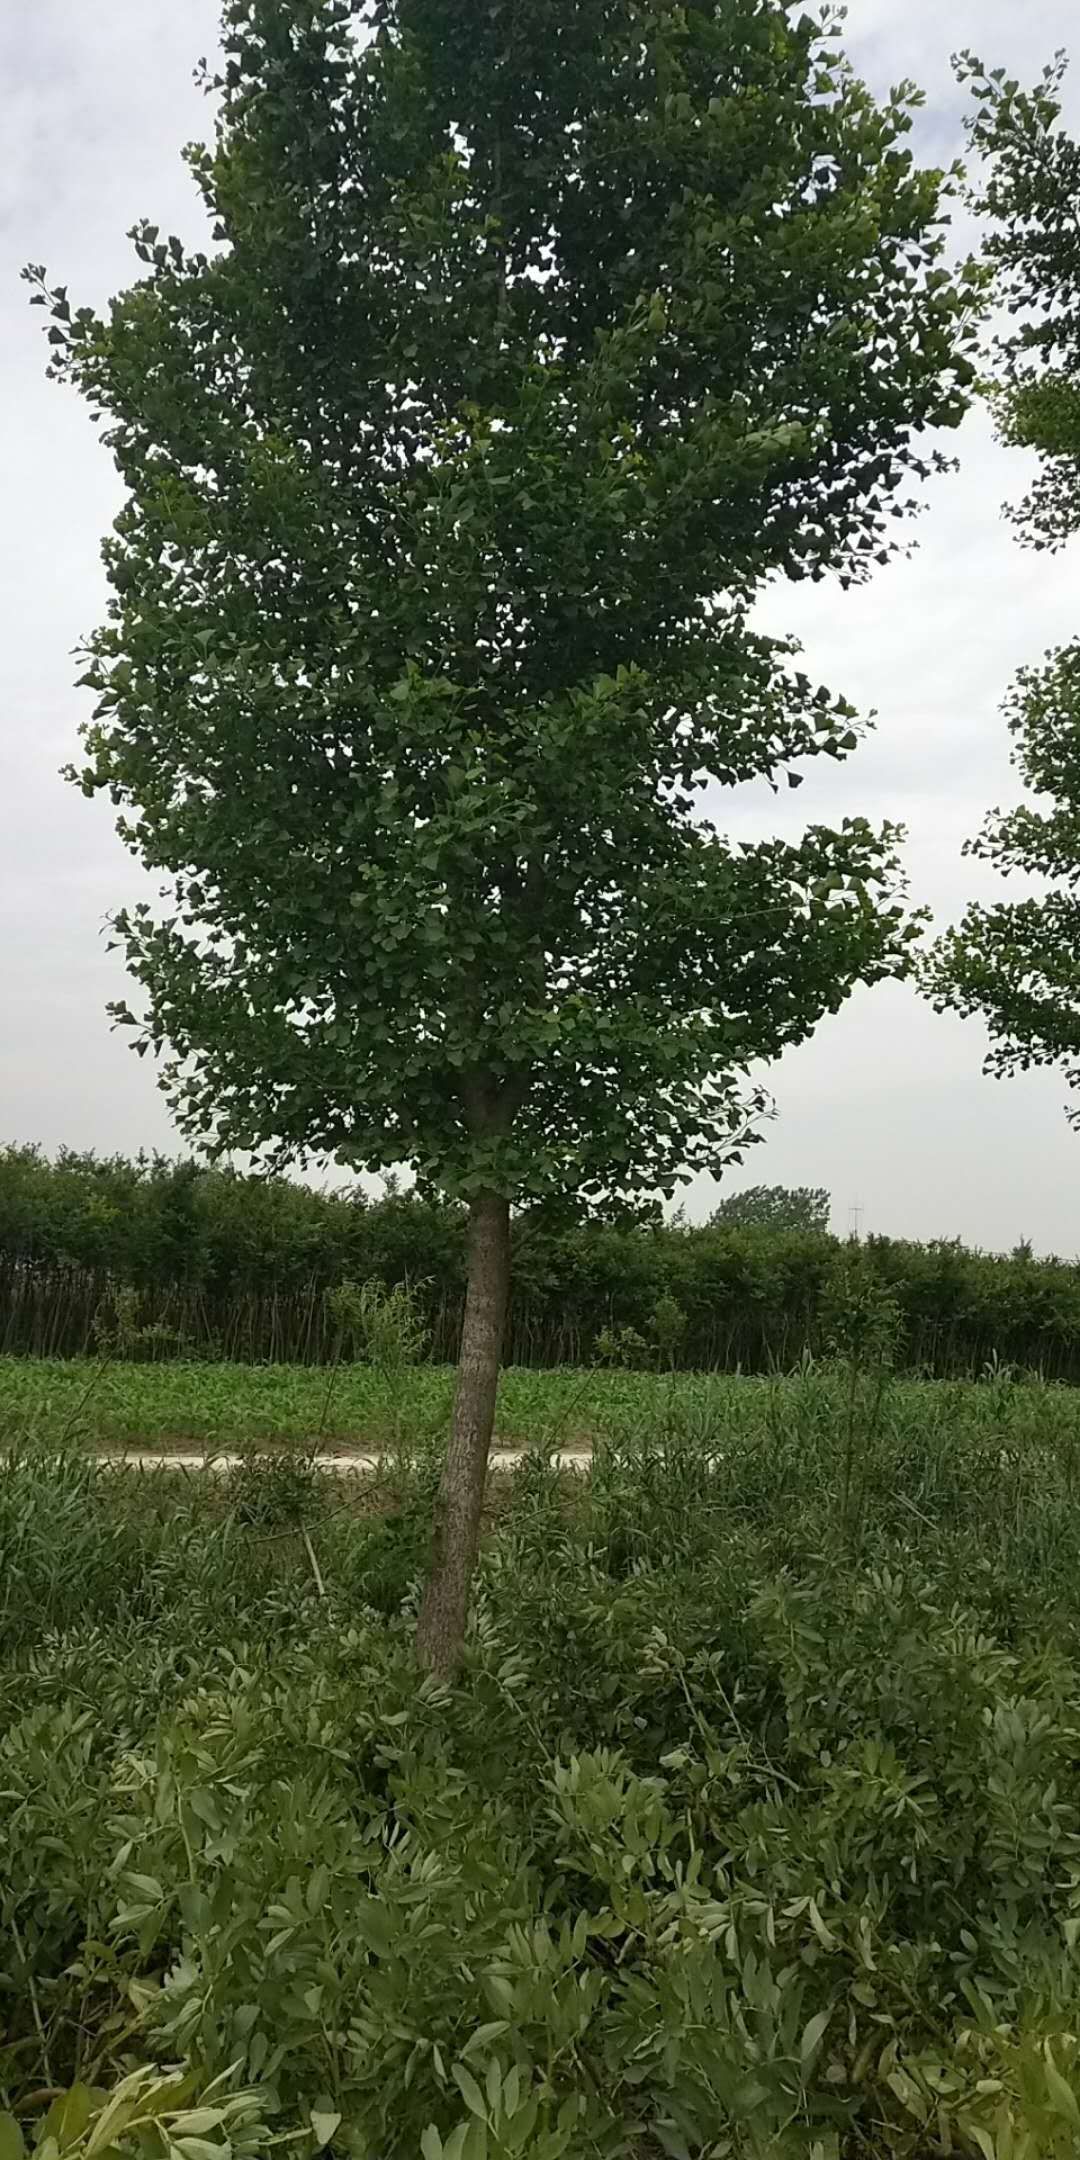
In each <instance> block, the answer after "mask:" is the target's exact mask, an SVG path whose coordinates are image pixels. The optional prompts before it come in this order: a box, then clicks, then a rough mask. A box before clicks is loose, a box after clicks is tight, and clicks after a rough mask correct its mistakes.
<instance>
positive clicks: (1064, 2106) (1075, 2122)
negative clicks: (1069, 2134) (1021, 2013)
mask: <svg viewBox="0 0 1080 2160" xmlns="http://www.w3.org/2000/svg"><path fill="white" fill-rule="evenodd" d="M1044 2060H1045V2074H1046V2089H1047V2092H1048V2094H1049V2098H1050V2106H1051V2107H1052V2108H1053V2110H1054V2113H1055V2114H1056V2115H1060V2116H1061V2118H1062V2121H1063V2122H1067V2123H1068V2124H1069V2125H1070V2127H1071V2128H1072V2129H1073V2130H1080V2105H1078V2104H1077V2099H1076V2094H1075V2093H1074V2091H1073V2089H1072V2086H1071V2085H1070V2084H1068V2083H1067V2081H1066V2079H1065V2078H1063V2077H1062V2074H1061V2072H1060V2070H1059V2069H1058V2066H1057V2064H1056V2062H1055V2061H1054V2058H1053V2056H1052V2054H1051V2052H1050V2047H1049V2043H1047V2046H1046V2048H1045V2050H1044Z"/></svg>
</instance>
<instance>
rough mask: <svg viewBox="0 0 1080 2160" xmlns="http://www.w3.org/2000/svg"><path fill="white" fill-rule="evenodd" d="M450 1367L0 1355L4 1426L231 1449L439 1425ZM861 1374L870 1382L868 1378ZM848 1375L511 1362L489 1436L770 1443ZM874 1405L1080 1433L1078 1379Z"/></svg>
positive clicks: (45, 1438) (99, 1440)
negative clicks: (333, 1367) (542, 1366)
mask: <svg viewBox="0 0 1080 2160" xmlns="http://www.w3.org/2000/svg"><path fill="white" fill-rule="evenodd" d="M453 1383H454V1376H453V1372H452V1370H451V1368H449V1367H448V1366H434V1365H413V1366H409V1367H406V1368H404V1369H403V1370H400V1371H394V1370H392V1369H391V1370H390V1371H387V1370H386V1369H385V1368H379V1367H377V1366H373V1365H366V1364H365V1365H352V1364H349V1365H342V1366H340V1367H339V1368H338V1369H337V1371H336V1372H327V1371H320V1370H316V1369H313V1368H311V1367H304V1366H289V1365H266V1366H252V1365H207V1364H202V1363H198V1362H196V1363H184V1362H179V1363H170V1364H162V1365H144V1364H138V1363H136V1364H126V1363H123V1362H116V1363H111V1362H108V1361H107V1360H102V1361H93V1360H80V1359H60V1360H57V1361H56V1362H54V1363H49V1362H47V1361H45V1360H42V1361H34V1360H30V1359H26V1358H7V1359H0V1438H2V1437H3V1435H4V1434H5V1433H8V1434H10V1433H12V1432H14V1433H19V1434H22V1433H27V1432H30V1433H33V1434H34V1435H35V1437H36V1438H37V1439H38V1440H39V1441H40V1442H42V1443H43V1444H47V1445H60V1446H61V1447H63V1446H67V1445H69V1444H73V1443H78V1444H80V1445H85V1446H89V1447H93V1448H99V1449H117V1448H126V1449H129V1450H135V1449H165V1450H167V1449H169V1448H172V1449H174V1450H182V1449H183V1450H186V1449H192V1450H195V1451H200V1450H206V1451H207V1452H209V1453H213V1452H215V1451H222V1452H226V1451H228V1452H233V1451H236V1450H241V1451H243V1450H250V1449H251V1448H252V1447H254V1448H255V1449H256V1450H259V1449H260V1448H268V1447H281V1446H283V1445H285V1446H290V1447H293V1448H297V1449H301V1450H304V1449H307V1450H312V1451H315V1452H317V1451H318V1450H319V1449H337V1448H344V1449H348V1448H355V1449H357V1450H358V1451H363V1450H364V1449H367V1448H383V1447H386V1446H387V1445H388V1444H393V1443H394V1442H395V1441H396V1439H397V1438H398V1437H399V1436H401V1435H409V1436H411V1437H412V1439H413V1440H414V1441H416V1440H419V1441H420V1442H421V1443H422V1442H423V1441H424V1439H425V1436H430V1435H431V1434H433V1433H436V1432H438V1433H440V1434H441V1433H442V1432H444V1431H445V1427H446V1420H447V1417H448V1415H449V1410H450V1404H451V1400H452V1396H453ZM865 1384H867V1385H868V1384H869V1383H865ZM847 1387H848V1383H847V1380H846V1378H845V1377H844V1375H843V1374H842V1373H841V1372H840V1371H839V1370H838V1369H837V1368H836V1367H833V1366H828V1365H825V1366H813V1365H809V1364H807V1365H804V1367H803V1368H802V1370H801V1371H800V1372H797V1373H795V1374H788V1375H776V1376H775V1377H773V1378H771V1379H769V1378H761V1379H753V1378H748V1379H740V1378H738V1377H737V1376H735V1375H732V1374H727V1373H662V1372H655V1371H653V1372H645V1371H642V1372H632V1371H627V1370H625V1369H619V1368H614V1369H611V1370H602V1369H598V1368H593V1369H591V1370H582V1371H572V1370H556V1371H554V1372H534V1371H532V1370H530V1369H529V1368H527V1367H509V1368H508V1369H507V1370H506V1371H505V1372H504V1373H503V1375H502V1380H501V1383H500V1390H499V1407H498V1418H497V1442H498V1444H499V1445H501V1446H503V1447H505V1448H513V1449H520V1448H531V1447H541V1448H552V1449H555V1448H559V1449H579V1448H586V1447H589V1446H591V1445H592V1444H593V1442H594V1441H595V1440H597V1439H602V1438H607V1439H614V1440H618V1441H620V1442H629V1443H632V1444H635V1445H636V1444H638V1443H639V1442H640V1440H641V1438H642V1436H643V1435H644V1434H647V1433H650V1432H653V1433H655V1432H657V1431H663V1430H666V1429H668V1428H674V1429H676V1430H677V1431H679V1432H680V1433H681V1434H682V1435H683V1436H684V1437H685V1438H687V1440H688V1441H689V1439H690V1438H691V1437H693V1436H696V1437H697V1438H698V1439H699V1440H700V1443H701V1445H702V1446H704V1447H706V1448H708V1447H710V1446H722V1447H728V1446H739V1447H749V1446H753V1445H755V1444H765V1443H766V1441H767V1439H768V1436H769V1434H770V1433H772V1432H774V1431H775V1430H777V1429H778V1428H779V1429H781V1430H784V1431H787V1430H792V1431H795V1432H798V1431H801V1430H802V1429H803V1427H804V1425H806V1424H807V1422H809V1423H810V1424H812V1425H813V1426H814V1428H815V1429H820V1431H821V1432H822V1433H823V1434H824V1433H826V1432H828V1431H829V1430H830V1429H836V1428H837V1427H838V1426H841V1425H843V1423H844V1422H845V1419H846V1416H847ZM876 1415H877V1417H878V1418H879V1419H880V1421H881V1423H882V1424H883V1425H884V1426H885V1427H886V1428H887V1429H888V1430H889V1431H890V1432H891V1433H893V1434H894V1435H895V1437H896V1439H897V1441H900V1440H901V1439H902V1437H903V1436H905V1435H907V1436H908V1437H909V1438H912V1439H913V1438H915V1437H917V1436H919V1435H921V1434H930V1435H941V1436H942V1438H943V1442H944V1441H950V1442H951V1440H952V1439H953V1438H955V1437H957V1436H959V1437H960V1438H962V1437H964V1436H965V1435H967V1434H969V1433H970V1434H973V1435H975V1436H979V1435H989V1436H990V1438H991V1439H994V1438H995V1437H996V1438H997V1439H1000V1440H1001V1441H1002V1442H1003V1443H1005V1442H1008V1443H1010V1444H1015V1445H1017V1446H1023V1447H1024V1448H1027V1447H1029V1446H1031V1445H1035V1444H1038V1443H1040V1442H1043V1441H1050V1442H1052V1443H1053V1444H1055V1445H1060V1446H1061V1447H1062V1448H1063V1449H1066V1450H1067V1449H1068V1448H1069V1447H1070V1446H1072V1445H1073V1443H1074V1441H1075V1443H1076V1445H1077V1447H1078V1448H1080V1394H1078V1393H1077V1391H1076V1390H1075V1389H1074V1388H1069V1387H1064V1386H1061V1385H1058V1384H1055V1383H1047V1382H1044V1381H1041V1380H1039V1379H1037V1378H1034V1377H1032V1376H1030V1375H1023V1374H1020V1373H1017V1372H1015V1371H1013V1370H1012V1369H1010V1368H1009V1367H1008V1366H994V1365H991V1366H989V1367H988V1368H987V1373H986V1378H985V1381H984V1382H983V1383H980V1384H973V1383H971V1382H968V1381H949V1382H944V1381H928V1380H910V1379H907V1378H897V1377H893V1378H891V1379H890V1381H889V1384H888V1387H887V1389H886V1390H885V1391H884V1392H883V1395H882V1400H881V1403H880V1405H879V1406H878V1409H877V1413H876Z"/></svg>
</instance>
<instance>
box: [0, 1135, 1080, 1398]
mask: <svg viewBox="0 0 1080 2160" xmlns="http://www.w3.org/2000/svg"><path fill="white" fill-rule="evenodd" d="M464 1227H465V1226H464V1215H463V1212H462V1210H461V1209H460V1208H457V1207H454V1206H453V1205H450V1204H448V1203H446V1202H440V1201H437V1200H432V1199H428V1198H424V1197H420V1196H417V1195H415V1194H411V1193H404V1192H397V1191H394V1190H390V1191H388V1192H387V1193H386V1194H385V1195H384V1196H382V1197H380V1198H378V1199H374V1200H373V1199H371V1198H369V1197H367V1196H365V1195H364V1194H362V1193H358V1192H352V1193H344V1194H342V1193H329V1192H316V1191H313V1190H312V1189H310V1188H309V1187H306V1186H302V1185H296V1184H292V1183H289V1182H288V1181H286V1180H284V1179H279V1180H270V1181H267V1180H266V1179H262V1178H257V1177H250V1176H242V1175H239V1174H237V1173H235V1172H232V1171H219V1170H208V1169H204V1168H202V1167H200V1166H198V1165H196V1164H194V1163H190V1162H181V1163H174V1162H169V1161H166V1160H164V1159H162V1158H159V1157H157V1158H152V1159H150V1158H139V1159H138V1160H137V1161H134V1162H129V1161H125V1160H123V1159H122V1158H119V1157H109V1158H97V1157H95V1156H92V1155H76V1154H70V1153H67V1154H62V1155H60V1156H59V1157H58V1158H57V1159H56V1160H55V1161H50V1160H48V1159H47V1158H46V1157H44V1156H43V1155H41V1154H40V1153H39V1152H38V1151H37V1150H36V1149H33V1148H9V1149H7V1150H6V1151H5V1152H3V1153H2V1154H0V1350H2V1351H5V1352H7V1353H8V1354H19V1355H21V1354H26V1355H37V1356H54V1357H66V1356H77V1355H79V1354H81V1353H83V1352H85V1351H87V1350H94V1349H99V1348H101V1347H102V1346H103V1345H105V1344H107V1343H110V1342H112V1343H114V1344H115V1342H116V1341H117V1339H118V1335H122V1337H123V1340H124V1343H125V1345H126V1347H127V1349H128V1351H129V1353H130V1352H137V1353H138V1354H142V1355H157V1356H170V1355H188V1356H202V1357H224V1358H234V1359H240V1360H252V1361H256V1362H264V1361H267V1360H283V1361H292V1362H301V1363H320V1362H323V1361H325V1360H327V1359H330V1358H333V1357H334V1356H335V1355H336V1353H337V1349H338V1347H339V1343H340V1324H339V1321H338V1319H337V1318H336V1316H335V1301H334V1299H333V1298H332V1297H328V1292H332V1291H333V1290H334V1288H335V1287H336V1286H337V1285H339V1284H341V1283H343V1282H349V1281H352V1282H357V1283H363V1282H367V1281H376V1282H380V1283H383V1284H387V1285H390V1284H394V1283H400V1282H408V1283H409V1284H410V1285H411V1286H412V1287H413V1290H414V1293H415V1297H416V1303H417V1306H418V1309H419V1312H420V1315H421V1317H422V1320H423V1324H424V1328H425V1332H426V1336H427V1340H428V1342H429V1345H430V1349H431V1354H432V1355H433V1356H434V1357H435V1358H437V1359H440V1360H441V1359H446V1358H450V1357H453V1356H454V1354H455V1350H456V1342H457V1333H458V1328H459V1325H460V1313H461V1299H462V1288H463V1267H464ZM851 1259H852V1254H851V1248H850V1247H849V1246H847V1245H845V1244H842V1243H841V1242H840V1241H839V1240H837V1239H835V1238H832V1237H828V1236H825V1235H820V1234H818V1233H806V1232H785V1231H775V1230H752V1229H731V1228H721V1227H718V1226H715V1225H704V1226H699V1227H693V1226H688V1225H684V1224H681V1223H675V1224H671V1223H667V1224H665V1223H663V1222H661V1221H659V1220H656V1219H650V1218H649V1217H648V1216H647V1215H644V1216H642V1217H641V1218H639V1219H636V1220H633V1219H629V1218H625V1219H622V1220H618V1219H615V1220H607V1221H603V1220H597V1219H592V1220H588V1221H580V1220H579V1221H570V1220H567V1219H563V1220H557V1219H554V1218H537V1219H535V1220H527V1219H526V1220H523V1221H522V1222H521V1223H520V1224H519V1225H518V1228H517V1231H516V1251H515V1259H514V1296H513V1309H512V1316H511V1323H510V1340H509V1344H508V1354H509V1357H510V1359H511V1361H512V1362H514V1363H519V1364H533V1365H559V1364H567V1363H572V1364H578V1363H587V1362H589V1361H591V1360H592V1359H593V1358H594V1357H595V1356H596V1355H597V1353H598V1349H599V1350H600V1352H601V1354H603V1353H604V1351H605V1350H606V1351H610V1350H611V1348H612V1347H613V1345H614V1346H617V1349H618V1354H620V1355H621V1356H623V1357H624V1358H625V1359H626V1360H627V1361H628V1362H631V1363H634V1362H640V1363H646V1362H648V1361H650V1360H654V1361H655V1360H662V1361H664V1362H672V1363H674V1364H676V1365H678V1366H680V1367H683V1368H690V1369H711V1368H717V1369H729V1370H730V1369H734V1368H737V1367H738V1368H741V1369H743V1370H744V1371H750V1372H761V1371H765V1370H768V1369H770V1368H772V1367H775V1366H778V1365H779V1366H790V1365H793V1364H795V1363H796V1362H797V1361H798V1360H799V1358H800V1357H802V1356H803V1355H804V1354H805V1353H807V1352H809V1353H811V1354H814V1355H817V1354H821V1353H822V1352H824V1351H827V1349H828V1347H829V1341H830V1331H831V1329H832V1327H833V1324H834V1314H835V1308H836V1302H837V1296H838V1285H839V1284H840V1283H841V1281H843V1283H844V1292H843V1295H844V1297H845V1298H846V1297H847V1296H848V1295H849V1284H848V1280H847V1279H848V1277H849V1275H850V1268H851ZM858 1261H859V1266H860V1268H861V1269H862V1270H865V1272H866V1274H867V1275H868V1277H870V1278H871V1279H872V1280H873V1281H874V1282H875V1283H876V1284H877V1285H879V1286H880V1288H881V1290H882V1292H883V1293H884V1294H885V1295H886V1296H887V1297H888V1299H889V1300H891V1301H892V1304H893V1305H894V1306H895V1309H896V1313H897V1315H898V1329H899V1336H898V1356H899V1360H900V1362H901V1363H902V1364H904V1365H906V1366H908V1367H911V1368H914V1369H922V1370H926V1371H931V1372H937V1373H964V1372H971V1371H976V1372H977V1371H980V1370H981V1369H983V1367H985V1365H986V1364H987V1363H988V1362H994V1363H995V1364H996V1365H999V1366H1000V1365H1016V1366H1019V1367H1023V1368H1025V1369H1028V1370H1034V1371H1042V1372H1044V1373H1046V1374H1047V1375H1048V1376H1051V1377H1054V1378H1058V1379H1069V1380H1072V1379H1077V1380H1080V1265H1076V1264H1074V1263H1072V1262H1065V1261H1060V1260H1053V1259H1051V1260H1036V1259H1034V1258H1033V1257H1031V1256H1030V1255H1029V1254H1027V1253H1026V1252H1020V1253H1017V1254H1014V1255H1012V1256H1011V1257H1005V1256H996V1255H992V1254H987V1253H979V1252H971V1251H968V1250H966V1249H965V1248H964V1247H962V1246H961V1245H960V1244H958V1243H954V1242H948V1241H938V1242H935V1243H933V1244H929V1245H917V1244H912V1243H908V1242H906V1241H901V1240H899V1239H894V1238H878V1237H874V1238H869V1239H867V1240H866V1242H865V1243H864V1244H863V1245H861V1246H860V1247H859V1249H858ZM118 1315H119V1316H120V1317H121V1319H122V1326H120V1327H119V1328H118Z"/></svg>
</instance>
